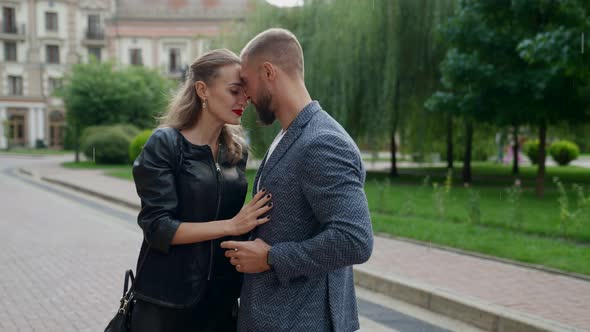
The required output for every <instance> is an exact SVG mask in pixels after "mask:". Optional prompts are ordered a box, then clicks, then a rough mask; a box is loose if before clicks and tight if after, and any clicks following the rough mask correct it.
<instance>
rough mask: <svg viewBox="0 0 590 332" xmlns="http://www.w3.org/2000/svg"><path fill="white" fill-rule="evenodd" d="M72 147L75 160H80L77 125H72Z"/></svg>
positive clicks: (77, 161)
mask: <svg viewBox="0 0 590 332" xmlns="http://www.w3.org/2000/svg"><path fill="white" fill-rule="evenodd" d="M74 137H75V139H74V149H75V150H76V159H75V162H76V163H79V162H80V133H79V130H78V126H74Z"/></svg>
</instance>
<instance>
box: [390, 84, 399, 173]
mask: <svg viewBox="0 0 590 332" xmlns="http://www.w3.org/2000/svg"><path fill="white" fill-rule="evenodd" d="M394 98H395V99H394V101H393V121H392V123H391V146H390V151H391V172H390V173H389V175H390V176H391V177H397V176H399V173H398V171H397V162H396V155H397V146H396V142H395V132H396V131H397V122H398V119H399V112H400V109H399V105H400V79H399V77H398V78H397V79H396V80H395V96H394Z"/></svg>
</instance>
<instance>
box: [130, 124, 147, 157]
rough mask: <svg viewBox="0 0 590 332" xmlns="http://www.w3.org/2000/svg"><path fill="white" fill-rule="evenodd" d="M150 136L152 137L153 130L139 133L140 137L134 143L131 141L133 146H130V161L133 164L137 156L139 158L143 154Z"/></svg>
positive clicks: (136, 137)
mask: <svg viewBox="0 0 590 332" xmlns="http://www.w3.org/2000/svg"><path fill="white" fill-rule="evenodd" d="M150 136H152V130H151V129H148V130H144V131H142V132H141V133H139V135H137V136H135V138H134V139H133V141H131V144H130V145H129V160H130V161H131V162H133V161H135V159H137V156H139V154H140V153H141V149H143V146H144V145H145V142H147V140H148V138H150Z"/></svg>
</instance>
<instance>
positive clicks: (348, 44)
mask: <svg viewBox="0 0 590 332" xmlns="http://www.w3.org/2000/svg"><path fill="white" fill-rule="evenodd" d="M454 2H455V1H454V0H444V1H443V0H441V1H431V0H397V1H391V0H374V1H329V0H314V1H307V2H306V3H305V4H304V5H303V6H301V7H295V8H276V7H273V6H270V5H268V4H265V3H264V1H259V2H257V3H256V7H255V8H254V10H253V11H252V16H251V17H248V18H247V19H246V20H245V22H241V23H238V24H239V26H235V27H233V28H232V29H231V31H232V33H230V34H229V35H225V36H223V40H222V41H221V42H220V43H218V44H216V46H221V45H225V46H229V47H230V48H232V49H233V50H235V51H239V50H240V48H241V47H242V46H243V45H244V44H245V43H246V42H247V40H248V39H250V38H251V37H253V36H254V35H255V34H257V33H258V32H260V31H262V30H264V29H267V28H270V27H283V28H286V29H289V30H291V31H293V32H294V33H295V34H296V35H297V37H298V38H299V40H300V42H301V44H302V47H303V49H304V55H305V81H306V84H307V86H308V89H309V90H310V93H311V94H312V96H314V98H317V99H318V100H320V101H321V104H322V106H323V107H324V109H326V111H328V112H329V113H330V114H331V115H332V116H334V118H336V120H338V121H339V122H340V123H341V124H342V125H343V126H344V127H345V128H346V130H347V131H348V132H349V133H350V134H351V136H353V137H354V138H355V139H357V140H363V141H364V142H368V144H369V147H370V148H371V149H378V148H380V147H381V146H383V144H382V142H386V141H389V142H390V144H389V145H390V147H391V152H392V155H393V158H392V168H391V169H392V175H397V167H396V163H395V154H396V152H397V149H396V147H397V142H396V132H399V131H400V128H401V129H403V126H402V125H403V123H404V121H405V120H406V119H413V120H414V121H422V122H423V121H424V117H410V116H409V115H411V113H412V112H415V111H421V108H422V104H423V100H424V99H425V97H426V96H427V95H429V94H430V93H431V92H432V90H433V89H434V86H435V85H436V84H437V82H438V79H437V77H436V76H437V70H436V66H437V65H438V63H439V62H440V59H442V57H443V55H444V49H443V48H441V47H440V44H439V43H437V42H436V41H435V40H434V38H433V36H434V30H435V27H436V26H437V25H438V24H439V22H441V21H442V20H444V19H445V18H446V17H447V16H448V15H450V14H451V13H452V8H453V4H454ZM252 114H253V112H250V114H246V116H245V118H244V125H245V127H246V128H247V129H248V130H249V131H250V132H251V133H252V134H253V135H252V140H253V141H256V142H261V141H262V142H264V144H265V145H268V143H269V141H270V140H271V139H272V137H273V136H274V131H273V133H272V134H270V135H268V131H261V130H260V129H258V128H256V127H255V126H253V115H252ZM417 126H418V125H415V127H417ZM422 132H423V133H424V132H427V131H425V130H424V131H422ZM400 136H401V137H403V135H400ZM261 138H262V139H261ZM256 142H255V143H256ZM254 145H255V146H256V145H257V144H254Z"/></svg>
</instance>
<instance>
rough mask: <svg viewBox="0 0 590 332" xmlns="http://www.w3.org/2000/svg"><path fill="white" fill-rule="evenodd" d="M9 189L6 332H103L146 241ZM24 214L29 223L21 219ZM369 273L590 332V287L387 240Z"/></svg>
mask: <svg viewBox="0 0 590 332" xmlns="http://www.w3.org/2000/svg"><path fill="white" fill-rule="evenodd" d="M36 172H39V173H41V175H44V176H54V177H56V178H59V179H60V180H62V181H67V180H69V181H76V182H77V184H78V185H85V186H88V187H89V188H92V189H93V190H97V189H100V190H107V191H109V192H116V193H117V195H121V197H123V196H124V197H123V198H126V200H127V201H129V202H135V201H136V200H137V197H136V195H135V191H134V190H133V184H132V183H131V182H129V183H126V182H125V181H122V180H118V179H112V178H110V177H106V176H102V175H100V174H98V173H97V172H95V171H78V170H76V171H68V170H58V169H57V168H55V167H54V168H52V167H47V166H45V167H43V168H41V169H37V170H36ZM0 179H2V183H1V185H2V191H0V202H2V206H3V213H2V214H1V216H0V243H2V250H0V264H1V266H2V270H1V272H0V289H1V290H2V293H3V294H7V296H3V297H1V298H0V324H2V325H0V330H2V331H4V330H7V331H12V330H14V329H13V327H15V326H18V327H19V328H23V329H22V330H23V331H37V330H39V331H41V330H43V331H45V330H56V329H55V328H54V327H59V329H58V330H60V331H78V330H88V331H91V330H92V331H96V330H100V328H102V327H103V326H104V324H105V323H106V320H108V318H109V317H110V316H111V315H112V312H113V311H114V306H115V304H116V301H117V300H118V297H119V296H120V295H119V292H120V287H121V281H122V277H121V276H122V272H123V271H124V269H125V268H127V267H129V266H132V264H133V263H134V259H135V257H136V255H137V249H138V244H139V241H140V234H139V232H138V231H136V230H135V229H134V228H133V227H132V226H129V227H127V228H124V229H123V230H122V228H121V226H120V225H115V224H113V223H105V222H104V220H102V219H104V216H101V214H100V213H98V212H97V213H94V214H91V215H80V211H76V209H77V208H76V207H72V205H71V204H68V202H67V201H65V200H62V199H59V198H58V197H48V195H43V194H41V193H39V194H34V195H30V194H28V193H27V192H26V191H25V190H24V189H22V188H20V187H19V186H17V185H14V184H12V185H10V183H11V182H10V181H13V180H10V181H8V183H9V185H8V188H9V189H8V190H5V188H7V185H6V183H4V182H5V177H4V178H3V177H2V176H1V175H0ZM109 184H112V186H113V187H110V185H109ZM108 188H117V189H114V190H113V189H111V190H109V189H108ZM125 188H126V189H125ZM33 206H34V207H36V208H34V209H33V208H30V207H33ZM40 206H41V207H47V209H39V208H37V207H40ZM53 209H56V210H55V211H58V210H59V211H64V210H67V211H68V212H69V213H68V217H67V218H63V219H59V220H55V219H50V220H48V219H47V218H50V216H51V213H52V212H51V211H53ZM23 213H26V214H27V218H20V217H19V218H17V215H19V216H22V214H23ZM21 219H26V220H36V221H35V222H31V223H24V224H23V223H20V220H21ZM17 221H18V227H15V224H16V223H17ZM49 221H50V222H49ZM130 225H131V224H130ZM363 268H365V269H367V270H369V271H372V272H374V273H378V274H380V275H392V276H402V277H404V278H406V279H409V280H414V281H416V282H419V283H422V284H428V285H430V286H432V287H435V288H438V289H441V290H444V291H446V292H450V293H452V294H454V295H456V296H459V297H461V296H464V297H465V298H469V299H477V300H478V301H480V302H484V303H490V304H495V305H498V306H501V307H504V308H506V309H509V310H514V311H518V312H523V313H526V314H529V315H533V316H537V317H542V318H544V319H547V320H553V321H556V322H559V323H562V324H565V325H570V326H574V327H577V328H579V329H582V330H588V331H590V282H587V281H583V280H579V279H575V278H570V277H567V276H563V275H556V274H551V273H547V272H543V271H539V270H533V269H527V268H524V267H519V266H515V265H511V264H505V263H501V262H497V261H492V260H486V259H480V258H476V257H472V256H466V255H461V254H458V253H453V252H449V251H445V250H440V249H435V248H429V247H425V246H421V245H417V244H412V243H408V242H405V241H398V240H394V239H387V238H382V237H376V239H375V249H374V252H373V256H372V258H371V259H370V260H369V262H367V263H366V264H364V265H363ZM112 271H121V273H120V274H121V275H119V274H117V275H115V274H113V273H112ZM84 313H86V314H84ZM89 313H92V314H89ZM97 317H99V318H97ZM23 322H26V324H27V325H26V326H24V327H23V326H21V325H22V324H23ZM64 322H67V323H64ZM11 324H12V325H11ZM18 324H21V325H18ZM64 324H65V325H64Z"/></svg>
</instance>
